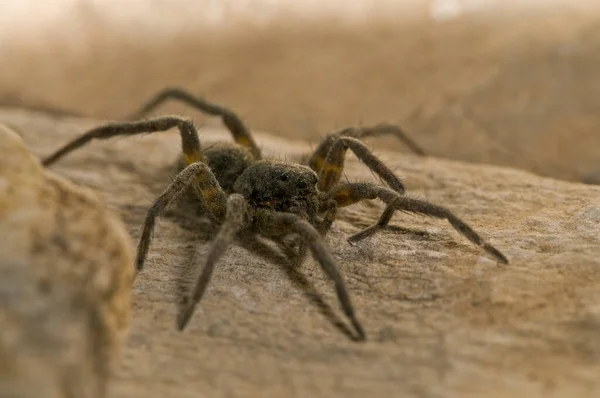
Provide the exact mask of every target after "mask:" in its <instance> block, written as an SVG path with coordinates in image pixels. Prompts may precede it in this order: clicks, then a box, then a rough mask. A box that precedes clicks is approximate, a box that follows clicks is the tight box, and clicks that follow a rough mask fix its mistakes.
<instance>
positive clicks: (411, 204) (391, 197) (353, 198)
mask: <svg viewBox="0 0 600 398" xmlns="http://www.w3.org/2000/svg"><path fill="white" fill-rule="evenodd" d="M329 194H330V195H331V198H333V199H334V200H335V201H336V202H337V203H338V206H340V207H343V206H349V205H351V204H354V203H357V202H359V201H361V200H367V199H380V200H381V201H382V202H384V203H385V204H386V205H387V207H386V209H385V210H384V212H383V214H382V215H381V217H380V218H379V221H378V222H377V223H376V224H375V225H372V226H370V227H368V228H366V229H364V230H362V231H360V232H358V233H357V234H355V235H353V236H351V237H350V238H349V239H348V241H349V242H356V241H358V240H361V239H364V238H366V237H367V236H370V235H372V234H373V233H375V232H377V231H378V230H380V229H381V228H384V227H385V226H386V225H387V224H388V223H389V221H390V220H391V218H392V216H393V214H394V212H395V211H396V210H400V211H407V212H411V213H418V214H422V215H427V216H431V217H435V218H441V219H446V220H448V222H449V223H450V224H451V225H452V226H453V227H454V229H456V230H457V231H458V232H460V233H461V234H462V235H463V236H464V237H466V238H467V239H469V240H470V241H471V242H473V243H474V244H476V245H478V246H480V247H481V248H483V250H485V251H486V252H487V253H488V254H490V255H491V256H493V257H495V258H496V259H497V260H498V261H500V262H502V263H504V264H508V259H507V258H506V256H504V254H502V253H501V252H500V250H498V249H496V248H495V247H494V246H492V245H491V244H489V243H488V242H486V241H485V240H484V239H483V238H482V237H481V236H479V234H478V233H477V232H475V231H474V230H473V228H471V227H470V226H469V225H468V224H467V223H465V222H464V221H462V220H461V219H460V218H458V217H457V216H455V215H454V213H452V212H451V211H450V210H448V209H446V208H445V207H441V206H438V205H435V204H433V203H429V202H427V201H424V200H419V199H415V198H411V197H408V196H404V195H399V194H398V193H397V192H395V191H393V190H391V189H389V188H386V187H382V186H379V185H375V184H369V183H350V184H341V185H338V186H336V187H334V188H333V189H332V190H331V191H330V193H329Z"/></svg>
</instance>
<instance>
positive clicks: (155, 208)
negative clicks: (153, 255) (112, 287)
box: [136, 162, 227, 270]
mask: <svg viewBox="0 0 600 398" xmlns="http://www.w3.org/2000/svg"><path fill="white" fill-rule="evenodd" d="M193 183H195V184H198V188H199V192H200V193H201V194H202V199H203V201H204V204H205V206H206V208H207V209H208V210H209V211H210V213H211V215H212V216H213V217H214V218H215V219H217V220H222V219H223V217H224V215H225V202H226V199H227V197H226V194H225V192H223V190H222V189H221V187H220V186H219V183H218V182H217V179H216V178H215V176H214V175H213V173H212V172H211V171H210V169H209V168H208V166H207V165H206V164H205V163H202V162H197V163H193V164H191V165H189V166H187V167H186V168H185V169H183V170H182V171H181V172H180V173H179V174H177V176H176V177H175V179H174V180H173V182H172V183H171V184H170V185H169V186H168V187H167V189H166V190H165V191H164V192H163V193H162V194H161V195H160V196H159V197H158V198H157V199H156V200H155V201H154V203H153V204H152V206H151V207H150V208H149V209H148V213H147V215H146V219H145V221H144V226H143V228H142V236H141V237H140V243H139V245H138V250H137V260H136V267H137V269H138V270H141V269H142V268H143V267H144V261H145V260H146V256H147V254H148V248H149V247H150V241H151V240H152V231H153V230H154V224H155V222H156V217H158V216H159V215H160V214H161V213H162V212H163V211H164V210H165V209H166V208H167V206H169V204H170V203H172V202H173V200H175V199H176V198H177V197H178V196H180V195H181V194H182V193H183V192H184V191H185V190H186V188H188V187H189V186H190V184H193Z"/></svg>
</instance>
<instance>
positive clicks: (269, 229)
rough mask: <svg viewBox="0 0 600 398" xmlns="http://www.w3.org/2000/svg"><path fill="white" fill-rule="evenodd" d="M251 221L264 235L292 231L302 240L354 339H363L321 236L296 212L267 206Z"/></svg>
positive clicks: (342, 280) (276, 235)
mask: <svg viewBox="0 0 600 398" xmlns="http://www.w3.org/2000/svg"><path fill="white" fill-rule="evenodd" d="M254 224H255V228H256V229H257V231H258V232H259V233H261V234H263V235H265V236H266V237H279V236H282V235H283V234H286V233H290V232H293V233H296V234H298V235H299V236H300V237H301V238H302V239H303V240H304V241H305V242H306V244H307V245H308V247H309V248H310V250H311V252H312V254H313V257H314V258H315V260H316V261H317V262H318V263H319V265H320V266H321V268H322V269H323V271H324V272H325V274H326V275H327V276H328V277H329V278H330V279H331V280H332V281H333V283H334V285H335V290H336V293H337V296H338V299H339V301H340V304H341V306H342V310H343V311H344V313H345V314H346V316H347V317H348V319H349V320H350V322H351V323H352V326H353V327H354V329H355V330H356V333H357V336H356V338H357V340H361V341H362V340H365V338H366V335H365V331H364V329H363V327H362V324H361V323H360V321H359V320H358V318H357V317H356V314H355V312H354V307H353V305H352V301H351V300H350V296H349V295H348V290H347V288H346V284H345V282H344V278H343V277H342V274H341V273H340V270H339V267H338V266H337V264H336V262H335V260H334V259H333V256H332V255H331V253H330V252H329V250H328V249H327V246H326V244H325V242H324V241H323V238H322V237H321V235H320V234H319V232H318V231H317V230H316V229H315V227H314V226H312V225H311V224H310V223H309V222H307V221H306V220H303V219H302V218H300V217H299V216H297V215H296V214H292V213H281V212H275V211H270V210H260V211H258V212H257V213H256V216H255V220H254Z"/></svg>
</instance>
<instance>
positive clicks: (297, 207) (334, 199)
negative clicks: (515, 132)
mask: <svg viewBox="0 0 600 398" xmlns="http://www.w3.org/2000/svg"><path fill="white" fill-rule="evenodd" d="M168 99H178V100H180V101H183V102H184V103H187V104H188V105H191V106H193V107H194V108H197V109H198V110H200V111H203V112H204V113H206V114H209V115H212V116H220V117H221V119H222V121H223V123H224V124H225V126H226V127H227V129H228V130H229V131H230V132H231V134H232V135H233V138H234V140H235V143H220V144H217V145H215V146H212V147H210V148H207V149H205V150H202V147H201V145H200V139H199V136H198V130H197V128H196V127H195V125H194V123H193V122H192V120H190V119H188V118H183V117H179V116H162V117H155V118H151V119H147V120H141V121H140V120H139V118H140V117H142V116H143V115H144V114H145V113H147V112H149V111H151V110H152V109H153V108H155V107H157V106H158V105H160V104H161V103H162V102H164V101H166V100H168ZM134 119H136V121H126V122H116V123H110V124H105V125H102V126H99V127H96V128H94V129H92V130H90V131H88V132H86V133H85V134H83V135H81V136H80V137H78V138H76V139H75V140H73V141H71V142H69V143H68V144H67V145H65V146H64V147H62V148H61V149H59V150H58V151H56V152H55V153H54V154H52V155H50V156H49V157H47V158H46V159H45V160H44V161H43V164H44V165H45V166H49V165H51V164H52V163H54V162H56V161H57V160H59V159H60V158H62V157H63V156H65V155H66V154H68V153H69V152H71V151H74V150H75V149H77V148H80V147H82V146H84V145H86V144H87V143H88V142H90V141H92V140H94V139H99V140H102V139H108V138H111V137H115V136H130V135H137V134H147V133H154V132H160V131H166V130H169V129H171V128H173V127H177V128H178V129H179V132H180V135H181V143H182V151H183V159H184V161H185V164H186V166H184V168H183V170H181V171H180V172H179V174H178V175H177V176H176V177H175V179H174V180H173V181H172V183H171V184H170V185H169V186H168V188H167V189H166V190H165V191H164V192H163V193H162V194H161V195H160V196H159V197H158V198H157V199H156V200H155V201H154V203H153V204H152V206H151V207H150V208H149V210H148V213H147V216H146V219H145V221H144V224H143V229H142V234H141V238H140V241H139V245H138V249H137V260H136V265H137V269H138V270H141V269H142V268H143V266H144V261H145V259H146V255H147V253H148V248H149V246H150V241H151V238H152V231H153V229H154V224H155V220H156V217H157V216H159V215H160V214H161V213H162V212H163V211H164V210H165V209H166V207H167V206H168V205H169V204H170V203H171V202H172V201H174V200H175V199H176V198H177V197H178V196H180V195H181V194H182V193H183V192H184V191H187V190H188V189H189V188H192V189H194V188H195V190H196V193H197V199H198V206H199V207H200V208H201V209H202V211H204V213H206V214H207V215H208V216H209V217H210V218H211V219H212V220H213V221H214V222H216V223H217V224H218V225H220V229H219V232H218V233H217V235H216V237H215V239H214V241H213V242H212V245H211V246H210V249H209V252H208V256H207V258H206V263H205V265H204V268H203V270H202V272H200V274H199V277H198V279H197V280H196V283H195V286H194V288H193V289H192V290H191V291H190V292H189V296H187V300H186V302H185V303H184V305H183V309H181V310H180V313H179V315H178V320H177V324H178V328H179V330H183V329H184V328H185V327H186V325H187V324H188V322H189V320H190V317H191V316H192V313H193V312H194V309H195V307H196V305H197V304H198V302H199V301H200V299H201V298H202V296H203V294H204V291H205V289H206V287H207V285H208V283H209V280H210V278H211V275H212V272H213V269H214V266H215V264H216V262H217V260H218V259H219V257H221V255H223V253H224V252H225V250H226V249H227V247H228V246H229V245H230V244H231V243H232V241H233V240H234V239H235V237H236V235H237V234H238V233H240V232H243V231H245V232H250V233H252V234H256V235H259V236H262V237H265V238H267V239H271V240H272V241H274V242H275V243H278V244H280V245H282V244H283V242H284V240H285V239H286V238H288V237H290V236H294V237H296V238H299V239H300V241H301V242H302V243H301V244H300V245H299V247H296V248H295V249H294V251H293V254H294V255H296V256H297V258H299V259H300V260H301V259H302V258H304V256H305V254H306V251H307V246H308V249H310V251H311V252H312V255H313V257H314V258H315V260H316V261H317V262H318V263H319V264H320V266H321V267H322V268H323V271H324V272H325V274H326V275H327V276H328V277H329V278H331V279H332V280H333V282H334V284H335V289H336V293H337V296H338V299H339V301H340V303H341V307H342V310H343V311H344V313H345V314H346V316H347V317H348V319H349V320H350V322H351V323H352V325H353V327H354V329H355V331H356V334H357V336H355V337H356V338H357V339H358V340H364V339H365V332H364V330H363V327H362V325H361V323H360V322H359V320H358V319H357V317H356V315H355V312H354V308H353V305H352V302H351V300H350V296H349V294H348V291H347V289H346V286H345V282H344V279H343V277H342V275H341V274H340V271H339V268H338V266H337V264H336V262H335V260H334V258H333V257H332V255H331V253H330V251H329V249H328V248H327V246H326V244H325V241H324V236H325V235H326V234H327V232H328V231H329V229H330V227H331V225H332V223H333V221H334V220H335V217H336V211H337V209H338V208H340V207H345V206H349V205H352V204H355V203H358V202H360V201H363V200H368V199H379V200H381V201H382V202H384V203H385V204H386V207H385V210H384V211H383V213H382V215H381V217H380V218H379V220H378V221H377V222H376V223H375V224H374V225H372V226H370V227H368V228H366V229H364V230H362V231H360V232H358V233H357V234H355V235H353V236H350V237H349V238H348V241H349V242H351V243H352V242H356V241H359V240H361V239H364V238H366V237H367V236H370V235H372V234H373V233H375V232H377V231H378V230H380V229H382V228H384V227H386V226H387V225H388V223H389V222H390V220H391V218H392V216H393V214H394V212H395V211H397V210H399V211H405V212H413V213H419V214H422V215H427V216H432V217H436V218H441V219H446V220H448V221H449V222H450V224H451V225H452V226H453V227H454V228H455V229H456V230H457V231H458V232H460V233H461V234H462V235H464V236H465V237H466V238H467V239H469V240H470V241H471V242H473V243H474V244H476V245H478V246H481V247H482V248H483V249H484V250H485V251H486V252H487V253H489V254H490V255H491V256H493V257H495V258H496V259H497V260H499V261H500V262H502V263H508V260H507V258H506V257H505V256H504V255H503V254H502V253H501V252H500V251H499V250H497V249H496V248H494V247H493V246H492V245H490V244H489V243H487V242H486V241H484V240H483V239H482V238H481V237H480V236H479V235H478V234H477V233H476V232H475V231H474V230H473V229H472V228H471V227H470V226H468V225H467V224H466V223H465V222H463V221H462V220H461V219H459V218H458V217H457V216H455V215H454V214H453V213H452V212H451V211H450V210H448V209H446V208H444V207H441V206H438V205H435V204H432V203H429V202H426V201H423V200H419V199H415V198H411V197H409V196H405V195H404V185H403V184H402V182H401V180H400V179H399V178H398V177H397V176H396V175H395V174H394V173H393V172H392V171H391V170H390V169H389V168H388V167H387V166H386V165H385V164H384V163H383V162H382V161H381V160H379V159H378V158H377V157H376V156H375V155H374V154H373V153H372V152H371V151H370V150H369V149H368V148H367V146H366V145H365V144H364V143H363V142H362V141H361V139H362V138H365V137H369V136H380V135H385V134H390V135H394V136H396V137H398V138H399V139H401V140H402V141H403V142H405V143H407V144H408V146H409V147H411V149H413V151H415V152H417V153H420V154H423V151H421V150H420V148H419V147H418V146H417V145H416V144H414V143H413V142H412V141H411V140H410V139H409V138H408V137H407V136H406V135H405V134H404V133H403V132H402V130H401V129H400V128H399V127H396V126H394V125H388V124H380V125H375V126H372V127H361V128H346V129H343V130H341V131H338V132H336V133H332V134H329V135H327V137H326V138H325V139H324V140H323V141H322V142H321V143H320V145H319V146H318V147H317V149H316V150H315V151H314V152H313V153H312V155H310V157H309V158H308V160H307V161H306V162H305V163H306V164H298V163H292V162H286V161H278V160H272V159H263V158H262V155H261V150H260V149H259V147H258V146H257V145H256V142H255V141H254V139H253V137H252V134H251V133H250V131H249V129H248V128H247V127H246V125H245V124H244V123H243V122H242V120H241V119H240V118H239V117H238V116H237V115H236V114H235V113H234V112H233V111H232V110H230V109H228V108H226V107H223V106H220V105H216V104H214V103H211V102H208V101H206V100H204V99H202V98H195V97H193V96H191V95H189V94H187V93H186V92H184V91H182V90H180V89H168V90H165V91H163V92H162V93H159V95H157V96H156V97H155V98H154V99H153V100H151V101H149V102H148V103H147V104H146V105H145V106H144V107H142V109H141V110H140V111H139V112H138V113H137V114H136V115H135V117H134ZM348 149H350V150H351V151H352V152H353V153H354V154H355V155H356V156H357V157H358V159H360V160H361V161H362V162H363V163H364V164H365V165H366V166H367V167H368V168H369V169H371V170H372V171H373V172H374V173H375V174H377V175H378V176H379V177H380V178H381V179H382V180H383V181H384V182H385V183H386V184H387V185H388V186H389V188H388V187H385V186H381V185H376V184H372V183H351V182H345V183H342V182H340V179H341V176H342V171H343V167H344V160H345V155H346V152H347V150H348Z"/></svg>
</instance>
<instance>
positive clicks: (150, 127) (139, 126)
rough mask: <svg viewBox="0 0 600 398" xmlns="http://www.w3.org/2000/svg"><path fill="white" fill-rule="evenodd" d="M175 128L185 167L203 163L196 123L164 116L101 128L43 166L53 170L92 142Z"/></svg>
mask: <svg viewBox="0 0 600 398" xmlns="http://www.w3.org/2000/svg"><path fill="white" fill-rule="evenodd" d="M173 127H177V128H178V129H179V133H180V135H181V146H182V150H183V155H184V157H185V160H186V163H187V164H191V163H194V162H198V161H203V160H204V157H203V156H202V152H201V150H200V138H199V137H198V130H197V129H196V126H195V125H194V122H193V121H192V120H191V119H188V118H183V117H179V116H163V117H157V118H154V119H148V120H142V121H137V122H115V123H108V124H104V125H101V126H98V127H96V128H93V129H91V130H89V131H88V132H86V133H84V134H82V135H80V136H79V137H77V138H75V139H74V140H72V141H71V142H69V143H67V144H66V145H64V146H63V147H62V148H60V149H59V150H57V151H56V152H54V153H53V154H51V155H49V156H48V157H46V158H45V159H44V160H43V161H42V164H43V165H44V166H45V167H47V166H50V165H51V164H53V163H55V162H56V161H58V160H59V159H61V158H62V157H64V156H65V155H67V154H69V153H71V152H73V151H74V150H76V149H79V148H81V147H83V146H85V145H87V144H88V143H89V142H91V141H93V140H106V139H109V138H113V137H117V136H132V135H138V134H149V133H156V132H161V131H167V130H169V129H171V128H173Z"/></svg>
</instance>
